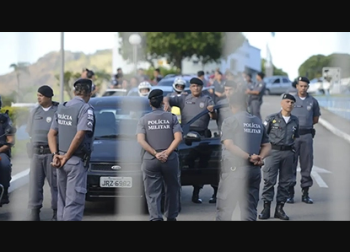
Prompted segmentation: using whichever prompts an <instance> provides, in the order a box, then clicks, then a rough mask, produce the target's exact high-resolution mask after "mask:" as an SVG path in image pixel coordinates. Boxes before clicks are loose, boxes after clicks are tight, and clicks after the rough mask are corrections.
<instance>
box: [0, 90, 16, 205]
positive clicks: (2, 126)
mask: <svg viewBox="0 0 350 252" xmlns="http://www.w3.org/2000/svg"><path fill="white" fill-rule="evenodd" d="M1 107H2V100H1V96H0V109H1ZM15 133H16V128H14V127H13V126H12V121H11V119H10V117H9V115H8V113H7V111H6V113H0V158H1V160H0V184H1V185H2V186H3V187H4V192H3V196H2V198H1V201H0V207H1V206H2V205H4V204H8V203H10V199H9V194H8V189H9V187H10V181H11V172H12V164H11V146H12V145H13V144H14V134H15ZM0 190H1V188H0ZM0 193H2V192H0Z"/></svg>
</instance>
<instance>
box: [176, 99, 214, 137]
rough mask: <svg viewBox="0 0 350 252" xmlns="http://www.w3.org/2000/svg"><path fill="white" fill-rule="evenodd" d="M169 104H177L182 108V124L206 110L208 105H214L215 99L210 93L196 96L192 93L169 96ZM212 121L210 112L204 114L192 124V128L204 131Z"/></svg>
mask: <svg viewBox="0 0 350 252" xmlns="http://www.w3.org/2000/svg"><path fill="white" fill-rule="evenodd" d="M169 105H170V106H171V107H172V106H177V107H179V108H180V110H181V125H184V124H186V123H187V122H188V121H190V120H191V119H192V118H193V117H194V116H195V115H197V114H199V113H200V112H202V111H203V110H206V109H207V107H208V106H210V105H214V101H213V99H212V98H211V97H210V96H208V95H203V94H202V95H200V96H199V97H194V96H192V94H187V95H181V96H174V97H169ZM209 121H210V116H209V114H207V115H204V116H202V117H201V118H199V119H198V120H196V121H195V122H194V123H192V124H191V128H194V129H195V130H197V131H204V130H206V129H207V128H208V125H209Z"/></svg>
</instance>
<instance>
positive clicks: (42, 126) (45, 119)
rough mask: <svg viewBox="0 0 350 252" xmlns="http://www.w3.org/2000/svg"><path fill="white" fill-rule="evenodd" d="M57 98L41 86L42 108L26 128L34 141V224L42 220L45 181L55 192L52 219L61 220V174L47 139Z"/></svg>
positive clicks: (31, 180)
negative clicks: (59, 213) (59, 215)
mask: <svg viewBox="0 0 350 252" xmlns="http://www.w3.org/2000/svg"><path fill="white" fill-rule="evenodd" d="M53 95H54V94H53V90H52V88H51V87H50V86H47V85H44V86H41V87H39V89H38V93H37V97H38V103H39V106H38V107H36V108H35V109H33V110H32V112H31V115H30V116H29V118H28V123H27V128H26V131H27V132H28V134H29V136H30V138H31V139H30V142H29V144H28V145H27V148H28V149H27V151H28V154H29V158H31V162H30V172H29V201H28V208H29V209H31V215H30V220H33V221H40V209H41V208H42V207H43V205H42V203H43V199H44V194H43V189H44V183H45V178H47V181H48V183H49V186H50V190H51V208H52V210H53V216H52V220H53V221H55V220H57V174H56V169H55V168H53V167H52V166H51V161H52V154H51V151H50V148H49V143H48V139H47V134H48V132H49V130H50V127H51V123H52V119H53V118H54V114H55V113H56V111H57V107H58V102H55V101H52V96H53Z"/></svg>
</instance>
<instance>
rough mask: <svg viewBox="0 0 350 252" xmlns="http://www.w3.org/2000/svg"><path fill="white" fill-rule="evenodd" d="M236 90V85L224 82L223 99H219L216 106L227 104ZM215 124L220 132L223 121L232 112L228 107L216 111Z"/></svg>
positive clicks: (231, 81)
mask: <svg viewBox="0 0 350 252" xmlns="http://www.w3.org/2000/svg"><path fill="white" fill-rule="evenodd" d="M236 88H237V83H236V82H235V81H233V80H227V81H226V82H225V86H224V94H225V99H221V100H219V101H218V102H217V103H216V105H220V104H227V105H228V103H229V101H228V98H229V97H230V96H231V95H232V94H233V93H234V92H236ZM216 114H217V116H216V123H217V125H218V129H219V130H221V125H222V123H223V121H224V119H226V118H227V117H229V116H231V115H232V111H231V108H230V106H227V107H222V108H220V109H217V110H216Z"/></svg>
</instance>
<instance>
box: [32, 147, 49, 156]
mask: <svg viewBox="0 0 350 252" xmlns="http://www.w3.org/2000/svg"><path fill="white" fill-rule="evenodd" d="M34 153H35V154H41V155H43V154H50V153H51V151H50V148H49V146H48V145H37V146H34Z"/></svg>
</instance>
